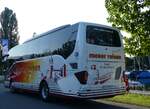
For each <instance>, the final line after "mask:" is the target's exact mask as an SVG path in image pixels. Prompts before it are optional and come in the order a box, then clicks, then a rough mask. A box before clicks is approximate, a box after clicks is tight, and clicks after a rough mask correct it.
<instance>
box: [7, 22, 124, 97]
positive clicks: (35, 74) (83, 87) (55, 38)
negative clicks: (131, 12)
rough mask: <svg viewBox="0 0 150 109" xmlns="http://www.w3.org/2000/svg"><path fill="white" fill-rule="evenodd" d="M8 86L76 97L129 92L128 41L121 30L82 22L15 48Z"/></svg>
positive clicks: (54, 30)
mask: <svg viewBox="0 0 150 109" xmlns="http://www.w3.org/2000/svg"><path fill="white" fill-rule="evenodd" d="M8 59H11V60H12V59H13V60H14V63H13V64H12V66H11V67H10V68H9V70H8V75H7V78H6V81H5V86H6V87H9V88H10V89H15V90H17V89H23V90H30V91H37V92H39V93H40V95H41V97H42V99H43V100H47V98H48V97H50V96H51V95H58V96H66V97H75V98H85V99H90V98H101V97H111V96H115V95H118V94H123V93H124V92H125V84H124V82H123V81H122V76H123V72H124V70H125V62H124V61H125V60H124V51H123V44H122V37H121V34H120V32H119V31H118V30H117V29H114V28H112V27H109V26H104V25H100V24H93V23H86V22H79V23H76V24H74V25H65V26H61V27H58V28H56V29H53V30H51V31H48V32H46V33H43V34H40V35H37V36H35V37H33V38H32V39H30V40H28V41H26V42H24V43H23V44H21V45H18V46H16V47H14V48H12V49H11V50H10V51H9V57H8Z"/></svg>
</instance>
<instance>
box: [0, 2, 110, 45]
mask: <svg viewBox="0 0 150 109" xmlns="http://www.w3.org/2000/svg"><path fill="white" fill-rule="evenodd" d="M4 7H8V8H9V9H12V10H13V11H14V12H15V13H16V17H17V20H18V27H19V35H20V41H19V42H20V43H23V42H24V41H26V40H28V39H30V38H32V36H33V33H34V32H35V33H36V34H40V33H43V32H46V31H48V30H51V29H53V28H56V27H59V26H62V25H65V24H74V23H77V22H80V21H84V22H92V23H98V24H104V25H109V26H110V25H111V24H109V23H108V22H107V20H106V18H107V17H108V13H107V11H106V8H105V0H0V12H2V11H3V10H4Z"/></svg>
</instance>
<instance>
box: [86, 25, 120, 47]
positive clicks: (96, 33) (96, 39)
mask: <svg viewBox="0 0 150 109" xmlns="http://www.w3.org/2000/svg"><path fill="white" fill-rule="evenodd" d="M86 40H87V43H89V44H94V45H101V46H111V47H120V46H121V42H120V37H119V34H118V32H117V31H115V30H112V29H108V28H103V27H97V26H87V29H86Z"/></svg>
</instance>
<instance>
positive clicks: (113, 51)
mask: <svg viewBox="0 0 150 109" xmlns="http://www.w3.org/2000/svg"><path fill="white" fill-rule="evenodd" d="M85 28H86V34H85V35H86V36H85V38H86V44H85V46H84V48H85V49H86V53H85V55H87V56H85V55H84V56H85V57H86V59H85V61H86V62H85V65H84V66H83V67H84V68H83V69H85V71H83V72H79V73H78V74H75V75H76V77H77V78H78V80H79V81H80V83H81V84H82V86H81V88H80V90H79V92H78V95H79V96H80V97H81V98H99V97H109V96H114V95H119V94H123V93H124V92H125V87H124V83H123V81H122V74H123V71H124V70H125V65H124V52H123V46H122V41H121V37H120V36H121V35H120V33H119V32H118V31H117V30H115V29H112V28H111V27H105V26H99V25H98V26H97V25H96V26H94V25H86V26H85ZM81 73H82V74H81Z"/></svg>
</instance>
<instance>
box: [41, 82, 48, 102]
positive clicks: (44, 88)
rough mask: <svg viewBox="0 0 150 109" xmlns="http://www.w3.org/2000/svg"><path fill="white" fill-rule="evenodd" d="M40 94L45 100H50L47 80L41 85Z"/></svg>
mask: <svg viewBox="0 0 150 109" xmlns="http://www.w3.org/2000/svg"><path fill="white" fill-rule="evenodd" d="M40 96H41V98H42V100H43V101H48V98H49V88H48V85H47V83H46V82H43V83H42V84H41V85H40Z"/></svg>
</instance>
